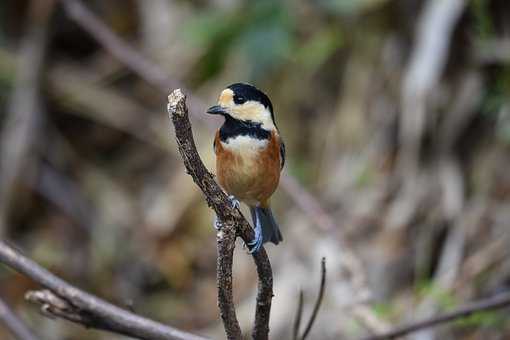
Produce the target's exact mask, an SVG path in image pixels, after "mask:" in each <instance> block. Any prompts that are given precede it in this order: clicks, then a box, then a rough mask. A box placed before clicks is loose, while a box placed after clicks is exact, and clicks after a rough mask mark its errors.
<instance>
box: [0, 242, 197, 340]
mask: <svg viewBox="0 0 510 340" xmlns="http://www.w3.org/2000/svg"><path fill="white" fill-rule="evenodd" d="M0 262H1V263H4V264H5V265H7V266H9V267H11V268H13V269H14V270H16V271H18V272H19V273H21V274H24V275H26V276H28V277H30V278H31V279H32V280H34V281H35V282H37V283H39V284H41V285H42V286H44V287H46V288H47V289H48V290H49V291H41V292H31V293H28V294H27V298H28V299H29V300H30V301H33V302H38V303H42V308H43V311H44V312H46V314H47V315H51V316H54V317H58V318H64V319H67V320H69V321H72V322H75V323H79V324H82V325H84V326H85V327H90V328H96V329H101V330H106V331H110V332H114V333H118V334H123V335H127V336H132V337H135V338H138V339H151V340H154V339H162V340H163V339H165V340H169V339H172V340H173V339H175V340H177V339H179V340H204V339H205V338H203V337H200V336H197V335H193V334H190V333H187V332H184V331H181V330H178V329H175V328H172V327H169V326H166V325H163V324H161V323H158V322H156V321H152V320H150V319H146V318H143V317H141V316H138V315H136V314H133V313H131V312H128V311H126V310H124V309H122V308H119V307H117V306H115V305H112V304H110V303H108V302H106V301H104V300H101V299H99V298H98V297H96V296H94V295H91V294H89V293H86V292H84V291H82V290H80V289H78V288H76V287H74V286H72V285H70V284H69V283H67V282H66V281H64V280H62V279H60V278H59V277H57V276H55V275H53V274H52V273H50V272H49V271H47V270H46V269H44V268H43V267H41V266H39V265H38V264H37V263H35V262H34V261H32V260H30V259H29V258H27V257H25V256H23V255H22V254H20V253H19V252H18V251H16V250H15V249H13V248H12V247H11V246H9V245H8V244H7V243H5V242H4V241H0Z"/></svg>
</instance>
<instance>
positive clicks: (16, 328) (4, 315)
mask: <svg viewBox="0 0 510 340" xmlns="http://www.w3.org/2000/svg"><path fill="white" fill-rule="evenodd" d="M0 321H2V322H3V323H4V324H5V326H6V327H7V329H8V330H10V331H11V333H12V334H13V335H14V336H15V337H16V339H19V340H37V337H36V336H35V335H34V334H33V333H32V331H31V330H30V328H28V327H27V325H25V324H24V323H23V321H22V320H21V319H20V318H19V317H18V316H17V315H16V314H15V313H14V311H13V310H12V309H11V308H10V307H9V306H8V305H7V303H5V301H3V300H2V299H1V298H0Z"/></svg>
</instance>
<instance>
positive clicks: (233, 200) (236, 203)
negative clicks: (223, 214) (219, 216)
mask: <svg viewBox="0 0 510 340" xmlns="http://www.w3.org/2000/svg"><path fill="white" fill-rule="evenodd" d="M228 199H229V201H230V206H231V207H232V208H234V209H236V208H237V209H239V207H240V206H241V203H239V200H238V199H237V198H236V197H235V196H234V195H229V196H228Z"/></svg>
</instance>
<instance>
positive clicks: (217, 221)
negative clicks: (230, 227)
mask: <svg viewBox="0 0 510 340" xmlns="http://www.w3.org/2000/svg"><path fill="white" fill-rule="evenodd" d="M213 227H214V229H216V230H217V231H220V230H221V228H222V227H223V223H222V222H221V221H220V219H219V218H218V216H215V217H214V222H213Z"/></svg>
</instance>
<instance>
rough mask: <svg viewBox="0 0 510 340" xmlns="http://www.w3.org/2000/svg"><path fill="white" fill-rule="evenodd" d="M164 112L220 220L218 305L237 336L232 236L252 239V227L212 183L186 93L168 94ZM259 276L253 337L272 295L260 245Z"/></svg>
mask: <svg viewBox="0 0 510 340" xmlns="http://www.w3.org/2000/svg"><path fill="white" fill-rule="evenodd" d="M168 114H169V116H170V119H171V120H172V122H173V125H174V128H175V137H176V139H177V145H178V147H179V152H180V154H181V156H182V159H183V161H184V166H185V167H186V171H187V172H188V174H190V176H191V177H192V178H193V181H194V182H195V184H197V185H198V187H199V188H200V190H202V192H203V193H204V196H205V199H206V201H207V204H208V205H209V207H211V208H212V209H213V210H214V212H215V213H216V216H217V217H218V219H219V220H220V221H221V222H222V228H221V231H218V233H217V245H218V260H217V284H218V306H219V308H220V314H221V318H222V320H223V325H224V327H225V332H226V334H227V338H228V339H241V338H242V333H241V328H240V326H239V322H238V321H237V317H236V313H235V308H234V301H233V295H232V263H233V253H234V248H235V240H236V237H237V236H240V237H241V238H242V239H243V240H244V241H245V242H249V241H251V240H252V239H253V237H254V233H253V229H252V228H251V227H250V225H249V224H248V222H247V221H246V219H245V218H244V217H243V215H242V214H241V212H240V211H239V210H238V209H237V208H233V207H232V205H231V203H230V200H229V199H228V197H227V195H226V194H225V193H224V192H223V190H221V188H220V187H219V185H218V184H217V183H216V181H215V179H214V176H213V175H212V174H211V173H210V172H209V171H208V170H207V169H206V167H205V166H204V163H203V162H202V160H201V159H200V156H199V154H198V152H197V149H196V146H195V142H194V140H193V133H192V130H191V124H190V121H189V117H188V108H187V106H186V97H185V96H184V94H183V93H182V92H181V90H180V89H177V90H174V91H173V92H172V93H171V94H170V95H169V96H168ZM252 256H253V259H254V261H255V265H256V267H257V274H258V278H259V283H258V294H257V303H256V310H255V325H254V328H253V333H252V335H253V338H254V339H257V340H259V339H261V340H262V339H267V338H268V333H269V314H270V310H271V299H272V297H273V273H272V270H271V263H270V262H269V258H268V256H267V254H266V251H265V250H264V248H261V249H260V251H258V252H255V253H253V254H252Z"/></svg>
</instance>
